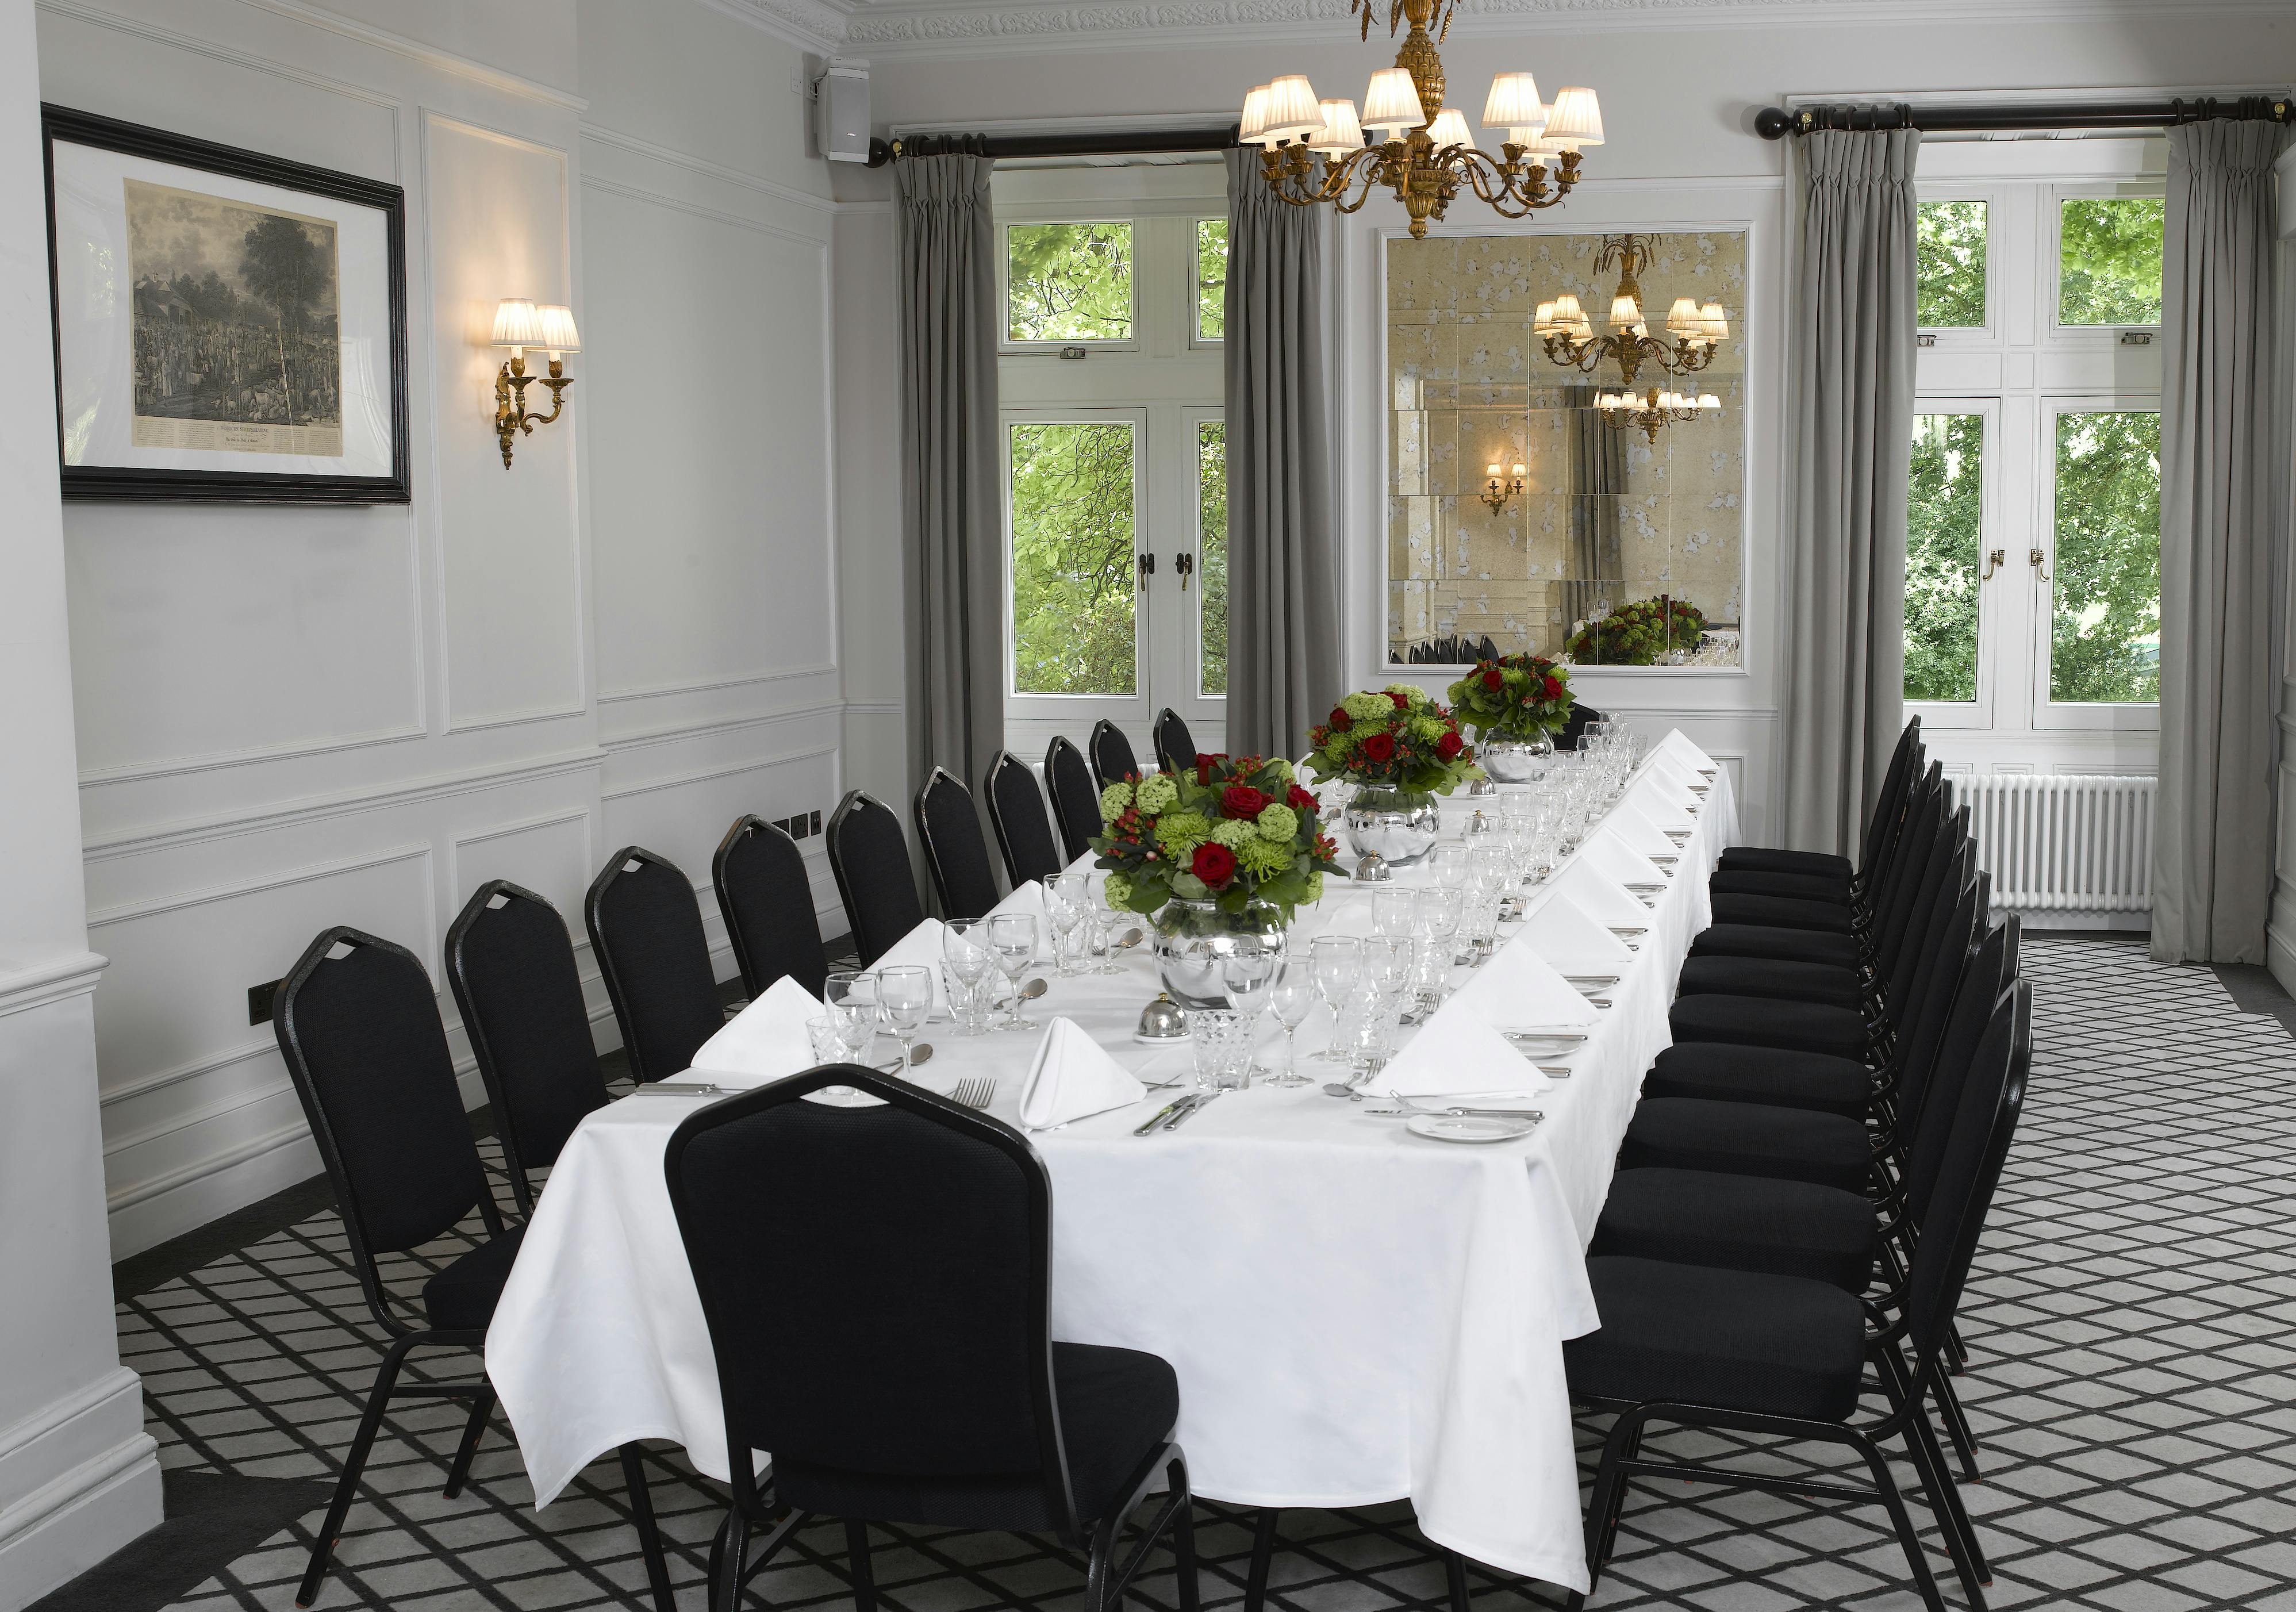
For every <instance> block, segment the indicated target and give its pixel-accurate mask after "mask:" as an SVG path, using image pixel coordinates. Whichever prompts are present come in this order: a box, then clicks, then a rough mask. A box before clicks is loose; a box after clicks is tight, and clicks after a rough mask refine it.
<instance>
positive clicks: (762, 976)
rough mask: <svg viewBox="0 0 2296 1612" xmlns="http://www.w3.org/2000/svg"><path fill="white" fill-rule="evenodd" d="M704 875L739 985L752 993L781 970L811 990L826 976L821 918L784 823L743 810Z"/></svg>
mask: <svg viewBox="0 0 2296 1612" xmlns="http://www.w3.org/2000/svg"><path fill="white" fill-rule="evenodd" d="M709 882H710V883H711V884H714V885H715V886H716V887H717V910H718V912H719V913H720V914H722V915H723V916H724V917H725V919H726V939H728V940H729V941H731V942H733V943H734V964H735V966H738V967H739V968H740V969H741V971H742V989H743V990H744V991H747V992H748V993H749V994H750V996H751V997H752V998H755V997H758V996H760V995H762V994H764V992H765V991H766V989H767V986H769V985H771V984H772V983H774V982H775V980H778V979H780V978H782V977H783V975H787V976H788V977H789V978H791V979H793V980H795V981H796V982H797V983H799V984H800V985H802V986H804V987H805V988H806V989H807V990H808V991H811V992H812V993H813V994H814V995H815V996H816V997H818V996H819V995H820V994H821V985H822V982H823V981H824V980H825V979H827V978H828V977H829V955H828V953H827V952H826V951H825V950H823V948H822V944H821V919H820V917H819V916H818V915H817V914H816V913H815V911H814V909H813V879H812V876H810V875H808V873H807V872H806V870H805V852H803V851H799V849H798V844H797V842H796V841H795V840H793V839H791V838H790V836H789V831H788V830H787V829H785V828H776V827H774V825H772V824H771V823H768V822H767V821H766V820H765V818H760V817H742V818H735V819H734V826H733V827H731V828H728V829H727V830H726V837H725V838H724V839H722V840H720V841H718V842H717V855H716V856H715V857H713V858H711V859H710V862H709Z"/></svg>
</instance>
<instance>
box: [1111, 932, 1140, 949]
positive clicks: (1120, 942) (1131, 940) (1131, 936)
mask: <svg viewBox="0 0 2296 1612" xmlns="http://www.w3.org/2000/svg"><path fill="white" fill-rule="evenodd" d="M1147 938H1148V937H1147V936H1146V935H1145V934H1144V933H1142V932H1141V931H1139V930H1137V929H1128V930H1126V931H1125V932H1124V933H1122V934H1120V935H1119V936H1118V937H1117V939H1116V946H1115V950H1119V951H1129V950H1132V949H1133V948H1134V947H1135V946H1137V945H1138V944H1139V943H1140V942H1143V941H1144V940H1146V939H1147Z"/></svg>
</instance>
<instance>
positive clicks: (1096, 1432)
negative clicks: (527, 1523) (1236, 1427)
mask: <svg viewBox="0 0 2296 1612" xmlns="http://www.w3.org/2000/svg"><path fill="white" fill-rule="evenodd" d="M831 1084H839V1085H848V1086H852V1087H856V1088H857V1089H859V1090H862V1091H864V1092H866V1093H867V1094H868V1095H869V1096H871V1097H873V1098H879V1099H881V1101H880V1103H878V1104H875V1105H871V1106H863V1107H841V1106H840V1107H832V1106H828V1105H825V1104H821V1103H810V1102H806V1101H803V1100H801V1099H802V1098H804V1097H805V1096H806V1095H807V1094H808V1092H812V1091H815V1090H819V1089H820V1088H821V1087H824V1086H826V1085H831ZM664 1170H665V1172H666V1174H667V1176H668V1188H669V1200H670V1205H671V1206H672V1208H673V1209H674V1210H675V1212H676V1215H677V1227H678V1231H679V1234H680V1235H681V1236H682V1237H683V1238H685V1254H686V1259H687V1262H689V1263H690V1264H691V1265H692V1266H693V1279H694V1286H695V1287H696V1288H697V1289H698V1290H699V1292H700V1294H701V1312H702V1315H703V1316H704V1318H705V1319H706V1320H707V1321H708V1323H709V1342H710V1347H711V1350H712V1352H713V1353H714V1354H715V1356H716V1361H717V1381H718V1385H719V1387H720V1390H721V1393H722V1394H723V1398H724V1402H725V1407H726V1453H727V1456H728V1462H727V1464H728V1466H729V1468H730V1469H731V1471H732V1474H733V1483H732V1488H733V1503H732V1505H731V1506H730V1507H729V1508H728V1509H727V1511H726V1520H725V1522H724V1524H723V1525H722V1526H720V1528H719V1531H718V1535H717V1545H716V1547H715V1548H714V1549H713V1550H712V1551H711V1559H712V1561H713V1563H714V1564H715V1566H716V1567H717V1573H716V1582H715V1583H713V1584H712V1586H711V1595H712V1600H711V1604H712V1605H713V1606H714V1607H716V1608H719V1609H720V1612H732V1609H733V1608H734V1607H735V1606H736V1605H737V1604H738V1603H739V1600H740V1597H741V1590H742V1584H743V1583H745V1582H746V1580H747V1579H748V1578H750V1576H751V1575H754V1574H755V1573H756V1572H757V1571H758V1569H759V1568H762V1567H764V1566H765V1565H766V1564H767V1562H768V1561H770V1560H771V1559H773V1556H774V1553H775V1551H776V1550H779V1549H780V1548H781V1546H782V1544H783V1542H785V1541H787V1539H788V1538H789V1537H790V1535H791V1533H793V1532H794V1531H795V1530H796V1529H797V1528H798V1527H799V1526H801V1525H802V1524H803V1523H804V1522H805V1521H807V1520H808V1518H809V1517H836V1518H840V1519H842V1520H843V1521H844V1524H845V1537H846V1544H847V1550H848V1552H849V1557H850V1563H851V1570H852V1575H853V1593H854V1600H855V1602H856V1604H857V1607H858V1608H859V1609H860V1612H873V1608H874V1607H875V1604H876V1594H875V1591H874V1587H873V1580H872V1577H871V1574H870V1565H869V1536H868V1526H869V1524H871V1523H873V1522H877V1523H894V1524H914V1525H922V1526H939V1527H954V1528H978V1529H993V1530H996V1531H1000V1532H1002V1531H1021V1532H1034V1533H1047V1534H1054V1535H1056V1536H1057V1537H1059V1538H1060V1539H1061V1540H1062V1542H1065V1543H1067V1544H1069V1545H1070V1546H1071V1547H1083V1548H1085V1549H1086V1550H1087V1552H1088V1558H1087V1561H1088V1565H1087V1571H1086V1591H1085V1612H1115V1609H1116V1608H1118V1607H1119V1606H1120V1605H1121V1604H1122V1601H1123V1599H1124V1593H1125V1590H1126V1587H1127V1586H1128V1584H1129V1583H1131V1581H1132V1579H1133V1577H1134V1576H1135V1575H1136V1574H1137V1573H1138V1572H1139V1570H1140V1568H1141V1567H1142V1565H1143V1563H1144V1560H1145V1559H1146V1558H1147V1556H1148V1553H1149V1551H1150V1550H1152V1549H1153V1548H1154V1546H1155V1545H1156V1543H1157V1542H1158V1541H1159V1540H1160V1539H1162V1538H1164V1537H1165V1536H1166V1535H1167V1534H1169V1537H1170V1541H1171V1547H1172V1552H1173V1555H1174V1557H1175V1559H1176V1561H1177V1569H1178V1583H1177V1600H1178V1602H1179V1606H1180V1608H1181V1612H1197V1599H1196V1565H1195V1536H1194V1532H1193V1526H1192V1522H1191V1517H1190V1499H1189V1491H1188V1467H1187V1458H1186V1457H1185V1455H1184V1454H1183V1453H1182V1452H1181V1450H1180V1446H1179V1445H1178V1444H1177V1443H1173V1442H1172V1432H1173V1428H1174V1427H1176V1425H1177V1423H1178V1420H1179V1415H1180V1390H1179V1382H1178V1379H1177V1378H1176V1377H1175V1376H1174V1374H1173V1371H1172V1368H1171V1367H1170V1366H1169V1364H1167V1363H1166V1362H1165V1361H1163V1360H1161V1359H1160V1358H1159V1357H1158V1356H1156V1355H1153V1354H1145V1353H1139V1352H1138V1351H1136V1350H1131V1349H1117V1348H1108V1347H1103V1346H1099V1345H1090V1344H1080V1343H1056V1342H1054V1340H1053V1338H1052V1335H1051V1331H1050V1321H1049V1317H1050V1314H1051V1311H1052V1187H1051V1182H1050V1180H1049V1178H1048V1177H1047V1176H1046V1171H1045V1166H1044V1162H1043V1160H1041V1159H1040V1158H1038V1157H1037V1152H1036V1149H1035V1148H1033V1147H1030V1146H1029V1141H1028V1139H1027V1138H1025V1137H1023V1136H1021V1134H1020V1133H1019V1132H1018V1131H1014V1130H1013V1128H1012V1127H1011V1126H1009V1125H1006V1124H1005V1123H1002V1122H1000V1121H997V1120H994V1119H991V1118H989V1117H988V1115H987V1114H978V1113H975V1112H974V1111H973V1110H972V1109H969V1108H964V1107H962V1106H959V1105H957V1104H955V1103H954V1102H951V1101H949V1100H948V1099H947V1098H942V1097H939V1096H936V1095H935V1094H933V1093H931V1092H930V1091H926V1090H922V1089H921V1088H919V1087H916V1086H913V1085H911V1084H909V1083H908V1082H906V1081H898V1080H891V1079H888V1078H886V1077H884V1076H882V1075H881V1074H879V1073H877V1072H876V1071H874V1070H873V1069H867V1068H864V1067H861V1066H859V1065H829V1066H827V1067H825V1068H821V1069H815V1070H809V1071H808V1072H807V1073H804V1074H800V1075H797V1076H795V1077H793V1078H791V1079H789V1080H785V1081H781V1082H776V1083H775V1084H773V1085H770V1086H765V1087H761V1088H759V1089H758V1090H754V1091H746V1092H743V1093H742V1094H740V1095H739V1096H736V1097H733V1098H727V1099H726V1100H725V1101H723V1102H719V1103H715V1104H712V1105H711V1106H709V1107H708V1108H705V1109H703V1110H701V1112H699V1113H697V1114H693V1115H691V1116H690V1117H688V1118H687V1119H686V1120H685V1122H684V1123H681V1124H680V1125H679V1126H678V1128H677V1131H676V1134H674V1135H673V1136H672V1137H671V1138H670V1140H669V1147H668V1152H667V1155H666V1157H665V1160H664ZM761 1226H770V1227H772V1228H774V1233H775V1234H774V1235H773V1236H772V1237H770V1238H762V1237H759V1236H758V1235H757V1229H758V1227H761ZM758 1450H771V1451H772V1452H773V1465H772V1471H771V1477H770V1480H769V1482H768V1483H767V1484H762V1485H761V1482H760V1479H759V1476H758V1470H757V1465H756V1458H755V1454H754V1452H756V1451H758ZM1159 1478H1163V1479H1164V1480H1166V1482H1167V1483H1168V1484H1169V1496H1168V1497H1167V1498H1165V1499H1164V1501H1162V1503H1161V1505H1160V1507H1159V1509H1157V1510H1156V1511H1155V1513H1154V1514H1153V1515H1152V1517H1150V1518H1149V1519H1148V1521H1147V1523H1146V1525H1145V1526H1144V1527H1143V1528H1142V1530H1141V1532H1140V1537H1139V1541H1138V1542H1137V1543H1136V1545H1135V1546H1134V1547H1133V1549H1132V1550H1131V1552H1130V1554H1129V1556H1128V1558H1126V1559H1124V1560H1122V1561H1121V1562H1119V1560H1118V1553H1117V1542H1118V1538H1119V1534H1120V1533H1121V1531H1122V1529H1123V1526H1124V1524H1125V1522H1126V1520H1127V1519H1128V1517H1130V1516H1131V1514H1132V1513H1133V1512H1134V1511H1135V1510H1136V1509H1138V1508H1139V1506H1140V1505H1141V1503H1142V1502H1143V1501H1144V1499H1146V1498H1147V1495H1148V1491H1149V1489H1150V1488H1151V1486H1152V1485H1154V1484H1155V1483H1156V1482H1157V1480H1158V1479H1159ZM781 1507H787V1508H789V1511H788V1515H787V1516H786V1517H783V1518H782V1519H781V1520H780V1521H779V1522H775V1520H774V1518H775V1513H776V1511H777V1510H778V1509H780V1508H781ZM760 1527H764V1528H768V1529H769V1530H770V1532H769V1533H768V1534H767V1538H766V1540H765V1541H764V1542H763V1544H762V1546H761V1548H760V1551H759V1553H758V1558H757V1559H756V1560H755V1562H754V1563H752V1562H751V1561H750V1534H751V1531H752V1530H753V1529H755V1528H760Z"/></svg>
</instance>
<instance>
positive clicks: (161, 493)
mask: <svg viewBox="0 0 2296 1612" xmlns="http://www.w3.org/2000/svg"><path fill="white" fill-rule="evenodd" d="M40 136H41V137H40V157H41V166H42V169H43V174H44V178H45V185H46V194H47V213H48V219H47V221H48V316H49V322H50V331H51V335H52V338H53V341H54V348H55V357H56V459H57V464H58V465H59V467H60V468H61V475H62V482H63V496H64V498H66V499H67V500H78V501H87V502H101V503H176V502H198V503H225V504H406V503H409V502H412V500H413V498H414V489H413V481H412V476H411V470H410V466H411V465H412V463H413V456H412V453H411V450H410V445H409V442H408V440H407V430H408V428H407V380H406V369H407V357H406V191H405V190H404V189H402V188H401V187H399V186H398V185H389V184H385V183H383V182H382V181H381V180H378V179H368V178H363V177H360V176H358V175H357V174H346V173H338V172H336V171H334V170H333V169H324V168H314V167H312V166H310V165H309V164H308V163H303V162H295V161H291V160H287V159H286V158H283V157H274V156H268V155H266V154H265V153H263V152H252V151H242V150H240V149H238V148H237V147H234V146H229V145H221V144H217V143H215V142H214V141H210V140H200V139H194V138H193V137H192V136H188V135H178V134H171V133H169V132H168V131H167V130H165V129H158V128H151V127H145V126H143V125H142V124H136V123H126V122H122V121H120V120H119V119H116V118H106V117H102V116H99V115H98V114H96V113H94V112H84V111H75V110H73V109H72V108H70V107H65V106H57V105H53V104H52V103H45V102H43V103H41V106H40ZM60 140H61V141H62V142H64V143H66V144H72V145H84V146H88V147H92V148H94V149H96V150H100V151H111V152H124V153H126V154H128V155H131V156H138V157H148V158H151V159H152V160H156V161H161V162H168V163H172V164H175V165H176V166H178V167H182V168H188V169H197V170H201V171H204V172H208V173H213V174H218V175H222V176H225V177H231V178H235V179H243V180H247V181H250V182H251V183H255V184H258V185H274V186H276V187H278V188H280V189H283V190H293V191H302V192H305V193H308V194H310V195H313V196H321V197H325V198H327V199H328V200H330V201H340V202H349V203H351V204H353V205H355V206H360V207H369V208H373V209H374V210H376V211H378V212H380V213H381V215H382V218H383V226H384V242H385V245H384V251H385V254H386V257H387V258H388V263H387V265H386V268H385V273H386V281H387V286H388V298H389V364H388V366H387V373H388V375H389V386H390V401H389V411H388V413H389V422H390V436H391V440H390V472H389V474H387V475H335V474H327V473H292V472H275V473H259V472H247V471H203V470H180V469H168V470H154V469H143V468H134V467H127V466H121V465H72V464H70V463H67V462H66V461H65V452H66V448H65V441H64V416H63V407H64V402H63V386H64V381H63V366H64V362H65V357H64V351H63V314H62V303H61V285H60V283H59V280H58V277H57V241H56V175H55V145H56V143H57V142H58V141H60Z"/></svg>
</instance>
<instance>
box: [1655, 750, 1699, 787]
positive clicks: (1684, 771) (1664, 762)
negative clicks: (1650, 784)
mask: <svg viewBox="0 0 2296 1612" xmlns="http://www.w3.org/2000/svg"><path fill="white" fill-rule="evenodd" d="M1643 777H1644V778H1646V779H1655V780H1656V781H1657V782H1659V783H1660V784H1662V785H1665V786H1666V787H1667V788H1669V789H1670V790H1673V791H1675V792H1676V793H1677V794H1690V791H1691V786H1692V785H1697V786H1698V787H1699V788H1702V789H1703V788H1705V787H1706V786H1707V780H1706V778H1705V777H1703V776H1702V775H1701V774H1700V773H1699V771H1698V769H1696V768H1694V767H1693V766H1691V764H1690V763H1689V762H1687V761H1684V760H1682V759H1681V758H1680V757H1679V756H1672V755H1669V754H1668V753H1666V752H1664V751H1662V750H1661V751H1660V752H1658V753H1656V754H1654V755H1652V757H1651V759H1650V760H1649V761H1645V762H1644V763H1643ZM1693 798H1695V797H1693Z"/></svg>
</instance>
